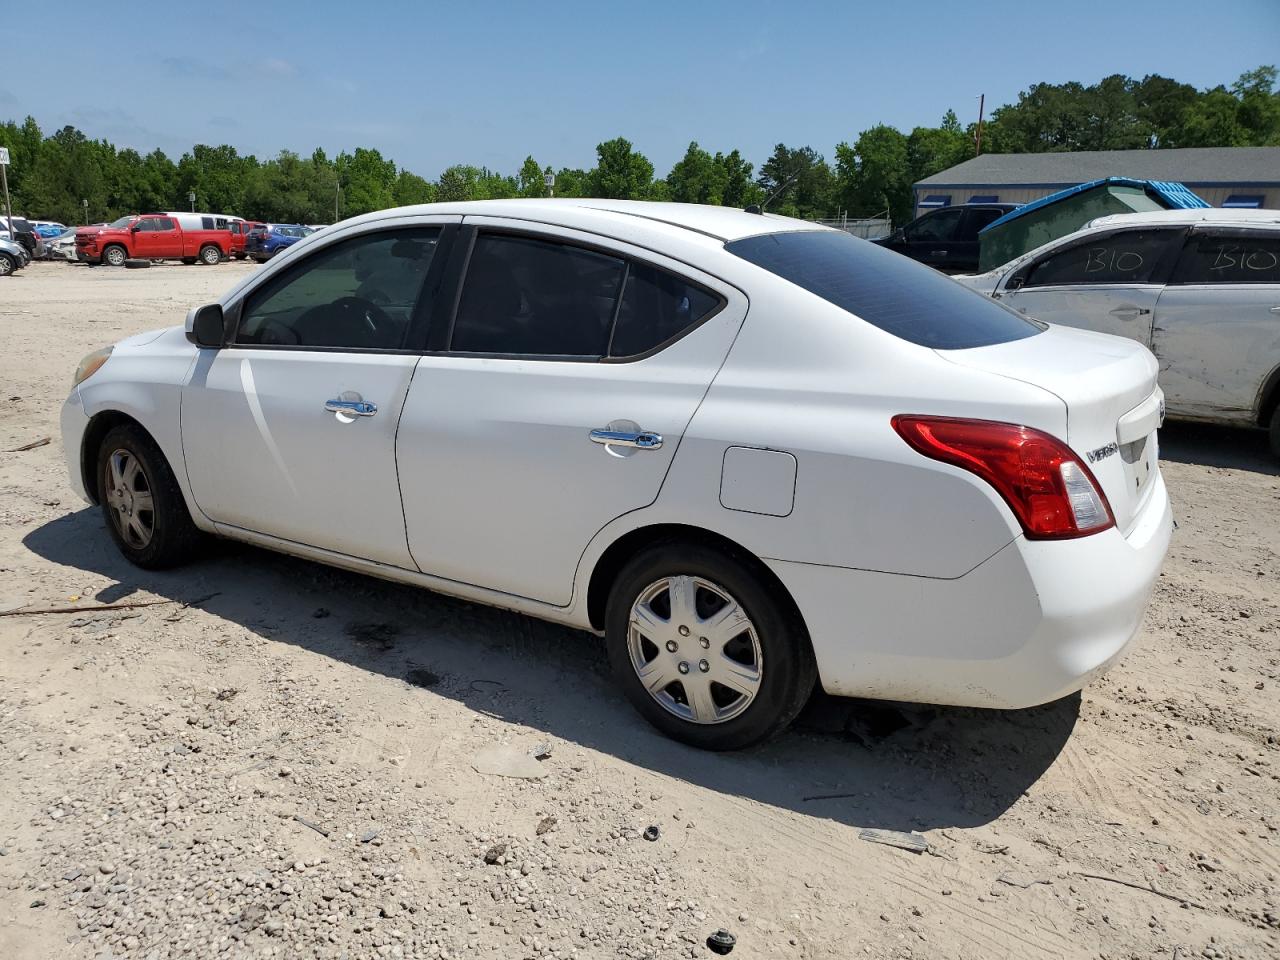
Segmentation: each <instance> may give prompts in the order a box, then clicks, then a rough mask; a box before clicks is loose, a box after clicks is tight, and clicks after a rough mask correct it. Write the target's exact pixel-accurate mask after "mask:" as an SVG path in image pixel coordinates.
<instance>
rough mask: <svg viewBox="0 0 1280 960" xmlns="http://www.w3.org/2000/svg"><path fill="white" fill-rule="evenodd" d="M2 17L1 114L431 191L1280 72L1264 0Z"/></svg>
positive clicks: (277, 9)
mask: <svg viewBox="0 0 1280 960" xmlns="http://www.w3.org/2000/svg"><path fill="white" fill-rule="evenodd" d="M4 20H5V33H6V37H5V41H4V47H5V50H6V53H7V56H6V60H7V65H6V69H5V70H4V71H3V73H0V119H8V118H14V119H21V118H22V117H23V116H25V115H26V114H28V113H29V114H32V115H33V116H35V117H36V119H37V120H38V121H39V122H40V124H41V126H42V127H43V128H44V129H45V130H46V132H48V131H51V130H53V129H56V128H57V127H59V126H61V125H63V124H67V123H71V124H74V125H76V126H78V127H80V128H81V129H82V130H83V131H84V132H85V133H86V134H88V135H89V136H90V137H105V138H107V139H109V140H111V141H112V142H114V143H116V144H117V145H120V146H132V147H135V148H138V149H140V150H146V149H150V148H152V147H155V146H159V147H160V148H161V149H163V150H164V151H165V152H166V153H169V154H170V155H171V156H173V157H174V159H177V157H178V156H180V155H181V154H182V152H183V151H184V150H186V149H187V148H189V147H190V145H191V144H192V143H196V142H202V143H231V144H233V145H235V146H236V147H237V148H238V149H240V150H241V151H242V152H246V153H254V154H257V155H258V156H259V157H265V156H270V155H274V154H275V153H276V152H277V151H278V150H280V149H281V148H288V149H292V150H297V151H300V152H304V153H309V152H310V151H311V149H312V148H314V147H315V146H321V147H324V149H325V150H326V151H328V152H329V153H330V154H331V155H332V154H334V153H336V152H338V151H340V150H342V149H351V148H353V147H356V146H370V147H377V148H378V149H379V150H381V151H382V152H383V154H384V155H387V156H390V157H392V158H393V159H395V160H396V161H397V162H398V163H399V164H400V165H401V166H404V167H407V168H409V169H410V170H413V171H414V172H416V173H419V174H422V175H423V176H426V177H428V178H434V177H436V176H438V175H439V173H440V171H441V170H443V169H444V168H445V167H447V166H448V165H450V164H452V163H474V164H477V165H485V166H489V167H491V168H493V169H497V170H500V171H502V172H512V173H513V172H515V170H516V169H517V168H518V167H519V164H520V163H521V161H522V160H523V159H524V157H525V156H526V155H527V154H533V155H534V156H535V157H536V158H537V159H538V161H539V162H540V163H542V164H544V165H545V164H548V163H549V164H551V165H553V166H554V167H556V168H559V167H561V166H582V167H590V166H591V165H592V164H593V163H594V159H595V145H596V144H597V143H598V142H600V141H601V140H605V139H609V138H611V137H615V136H625V137H627V138H628V139H629V140H631V141H632V142H633V143H634V144H635V145H636V147H637V149H639V150H641V151H642V152H643V153H645V154H646V155H647V156H648V157H649V158H650V159H651V160H653V161H654V164H655V166H656V167H657V172H658V175H659V176H661V175H664V174H665V173H666V171H667V170H668V169H669V168H670V166H671V164H672V163H674V162H675V161H676V160H678V159H679V158H680V156H681V154H682V153H683V152H684V149H685V147H686V146H687V145H688V143H689V141H690V140H697V141H698V142H699V143H701V144H702V145H703V146H704V147H706V148H707V149H710V150H712V151H715V150H725V151H727V150H730V149H733V148H735V147H736V148H738V149H740V150H742V151H743V153H744V154H745V155H746V157H747V158H748V159H749V160H751V161H753V162H754V163H756V164H757V165H758V164H759V163H760V162H761V161H762V160H763V159H764V158H765V157H767V155H768V153H769V152H770V150H771V149H772V146H773V144H775V143H777V142H780V141H781V142H784V143H787V144H788V145H791V146H800V145H804V144H809V145H811V146H813V147H814V148H815V149H817V150H818V151H819V152H820V153H823V154H825V155H826V156H827V157H828V158H831V157H832V155H833V152H834V147H835V145H836V144H837V143H839V142H840V141H842V140H847V141H852V140H853V139H854V138H855V137H856V136H857V134H858V132H859V131H860V130H862V129H864V128H866V127H868V126H871V125H872V124H875V123H878V122H885V123H890V124H894V125H895V126H898V127H899V128H903V129H906V130H909V129H910V128H911V127H913V126H915V125H917V124H935V123H937V121H938V120H939V119H940V118H941V116H942V114H943V112H944V111H945V110H947V108H949V107H950V108H952V109H954V110H955V111H956V113H957V114H959V116H960V118H961V121H962V122H967V121H969V120H971V119H974V117H975V116H976V113H977V106H978V101H977V97H978V94H980V93H985V94H986V96H987V104H988V107H991V106H993V105H998V104H1000V103H1004V102H1009V101H1012V100H1014V99H1016V97H1017V95H1018V92H1019V91H1020V90H1023V89H1025V88H1026V87H1027V86H1028V85H1030V84H1031V83H1035V82H1037V81H1049V82H1062V81H1066V80H1081V81H1083V82H1093V81H1095V80H1097V79H1099V78H1100V77H1102V76H1105V75H1107V74H1110V73H1116V72H1119V73H1127V74H1129V75H1130V76H1135V77H1141V76H1143V75H1145V74H1147V73H1161V74H1164V75H1165V76H1171V77H1174V78H1176V79H1178V80H1181V81H1184V82H1187V83H1192V84H1194V85H1196V86H1197V87H1204V86H1211V85H1215V84H1218V83H1226V84H1229V83H1230V82H1231V81H1232V80H1234V79H1235V78H1236V77H1237V76H1238V75H1239V74H1240V73H1241V72H1243V71H1245V70H1248V69H1252V68H1253V67H1256V66H1258V65H1260V64H1264V63H1277V61H1280V0H1217V2H1214V3H1204V2H1195V3H1190V2H1180V0H1163V2H1158V0H1157V2H1147V0H1110V2H1094V0H1071V2H1069V3H1057V2H1055V3H1043V2H1040V0H1008V2H1007V0H994V2H983V0H970V2H965V3H961V2H959V0H952V2H934V0H914V2H910V3H902V2H884V0H881V2H875V3H868V2H853V0H847V2H844V3H804V2H801V0H792V2H789V3H788V2H763V0H760V2H757V0H739V2H732V3H727V2H710V0H684V2H674V3H673V2H667V0H648V2H644V3H628V4H620V3H609V2H607V0H595V2H586V3H583V2H578V0H548V2H543V3H529V2H523V3H507V2H502V0H490V2H486V3H474V2H473V3H467V2H461V3H459V2H452V3H434V2H427V0H423V2H420V3H411V2H395V3H392V2H386V3H383V2H378V0H363V2H358V3H352V2H350V0H348V2H343V3H336V2H329V0H310V2H291V0H273V2H257V3H251V4H250V3H240V2H238V0H220V2H217V3H213V4H201V5H196V4H193V3H186V2H174V0H166V2H163V3H152V2H150V0H133V2H128V3H115V4H102V3H95V4H92V5H90V4H87V3H85V4H81V3H76V2H67V0H57V2H45V0H16V2H14V3H12V4H9V5H7V7H6V12H5V15H4Z"/></svg>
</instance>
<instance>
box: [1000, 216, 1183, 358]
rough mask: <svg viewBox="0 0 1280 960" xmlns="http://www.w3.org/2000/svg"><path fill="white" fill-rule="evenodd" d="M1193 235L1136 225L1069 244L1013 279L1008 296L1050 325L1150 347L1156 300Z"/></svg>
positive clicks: (1010, 302) (1020, 308) (1005, 296)
mask: <svg viewBox="0 0 1280 960" xmlns="http://www.w3.org/2000/svg"><path fill="white" fill-rule="evenodd" d="M1185 234H1186V230H1185V228H1169V227H1164V228H1151V227H1148V228H1134V229H1128V230H1115V231H1109V232H1103V233H1099V234H1097V235H1095V236H1089V237H1086V238H1084V239H1082V240H1078V241H1072V242H1069V243H1065V244H1061V245H1059V246H1056V247H1054V248H1052V249H1050V250H1048V251H1046V252H1045V253H1043V254H1041V255H1039V256H1037V257H1034V258H1032V259H1031V260H1030V261H1028V262H1027V263H1026V264H1025V265H1024V266H1023V267H1021V268H1019V270H1018V271H1017V272H1015V273H1014V274H1013V275H1012V276H1011V277H1009V278H1008V279H1007V280H1006V281H1005V282H1004V287H1003V291H1002V298H1003V300H1004V302H1005V303H1006V304H1007V305H1008V306H1010V307H1012V308H1013V309H1015V310H1018V311H1019V312H1021V313H1025V314H1026V315H1027V316H1030V317H1035V318H1036V319H1038V320H1043V321H1045V322H1046V323H1057V324H1062V325H1063V326H1067V327H1079V328H1081V329H1084V330H1096V331H1098V332H1100V333H1111V334H1115V335H1116V336H1121V337H1128V338H1129V339H1130V340H1136V341H1138V342H1139V343H1141V344H1142V345H1143V346H1150V344H1151V324H1152V319H1153V313H1154V310H1155V306H1156V301H1157V300H1158V299H1159V297H1160V291H1161V289H1162V288H1163V286H1164V281H1165V278H1166V277H1167V276H1168V273H1169V270H1170V268H1171V267H1172V264H1173V261H1174V260H1176V259H1177V256H1178V251H1179V249H1180V247H1181V241H1182V237H1183V236H1184V235H1185Z"/></svg>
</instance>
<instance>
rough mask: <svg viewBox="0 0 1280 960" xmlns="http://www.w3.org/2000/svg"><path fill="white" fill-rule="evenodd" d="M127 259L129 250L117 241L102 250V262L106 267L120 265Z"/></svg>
mask: <svg viewBox="0 0 1280 960" xmlns="http://www.w3.org/2000/svg"><path fill="white" fill-rule="evenodd" d="M128 259H129V251H128V250H126V249H125V248H124V247H122V246H120V244H118V243H113V244H111V245H110V246H108V247H106V248H105V249H104V250H103V251H102V262H103V263H105V264H106V265H107V266H108V267H122V266H124V262H125V261H126V260H128Z"/></svg>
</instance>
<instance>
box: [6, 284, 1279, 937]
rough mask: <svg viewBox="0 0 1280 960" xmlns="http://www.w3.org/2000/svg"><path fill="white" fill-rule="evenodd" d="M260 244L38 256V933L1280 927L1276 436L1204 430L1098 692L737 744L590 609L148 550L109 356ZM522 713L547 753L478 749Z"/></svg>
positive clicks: (29, 905)
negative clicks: (91, 354)
mask: <svg viewBox="0 0 1280 960" xmlns="http://www.w3.org/2000/svg"><path fill="white" fill-rule="evenodd" d="M252 269H254V268H253V267H252V266H248V265H243V264H224V265H221V266H219V267H214V268H210V267H182V266H158V267H155V268H153V269H151V270H138V271H124V270H109V269H98V270H88V269H86V268H83V267H79V266H71V265H63V264H36V265H34V266H32V267H31V268H30V269H28V270H26V271H24V272H23V273H22V274H20V275H19V276H17V277H14V278H10V279H7V280H4V281H0V338H2V339H0V342H3V344H4V345H5V349H4V351H3V354H2V355H0V450H3V451H5V452H3V453H0V613H3V614H4V615H3V616H0V745H2V749H0V777H2V779H0V957H4V958H8V960H27V958H31V960H37V958H39V960H45V958H48V957H52V956H57V957H59V958H61V960H79V958H92V957H115V958H126V957H127V958H156V960H159V958H167V957H175V958H176V957H211V956H227V957H242V956H243V957H248V956H255V957H351V958H356V957H382V956H389V957H441V958H445V957H449V958H462V957H468V958H469V957H493V958H498V957H501V958H522V957H561V958H563V957H653V958H659V957H660V958H668V957H681V956H688V957H707V956H711V955H712V954H711V952H710V950H709V949H708V947H707V946H706V945H705V944H706V940H707V937H708V935H710V934H712V933H713V932H714V931H716V930H717V928H721V927H724V928H727V929H728V930H730V931H731V932H732V933H733V934H734V935H735V936H736V937H737V947H736V950H735V952H734V956H735V957H739V956H741V957H788V958H791V957H795V958H809V957H849V956H867V957H903V958H906V957H911V958H925V957H937V958H949V960H954V958H961V960H965V958H973V960H978V958H982V960H987V958H991V957H1006V956H1010V957H1012V956H1016V957H1019V958H1046V960H1048V958H1059V957H1098V958H1110V960H1119V958H1130V957H1132V958H1152V957H1158V958H1178V957H1180V958H1184V960H1187V958H1191V957H1202V956H1203V957H1230V958H1245V957H1250V958H1253V957H1257V958H1263V957H1272V958H1274V957H1276V956H1280V878H1278V874H1280V832H1278V831H1280V729H1278V728H1280V697H1277V690H1280V649H1278V641H1280V595H1278V591H1277V589H1276V586H1275V585H1276V583H1277V579H1278V578H1280V479H1278V478H1277V473H1278V470H1277V463H1276V462H1275V461H1274V460H1272V459H1271V458H1270V457H1269V455H1268V454H1267V453H1266V450H1265V443H1264V441H1263V439H1262V437H1261V436H1259V435H1257V434H1253V433H1248V432H1239V431H1225V430H1213V429H1208V428H1189V427H1185V426H1178V425H1170V426H1169V427H1167V428H1166V430H1165V431H1164V437H1163V444H1164V450H1165V460H1164V470H1165V475H1166V478H1167V480H1168V482H1169V485H1170V487H1171V489H1172V493H1173V496H1174V498H1175V509H1176V513H1177V517H1178V520H1179V529H1178V531H1177V533H1176V535H1175V538H1174V544H1173V548H1172V552H1171V555H1170V557H1169V561H1168V563H1167V565H1166V568H1165V572H1164V575H1163V576H1162V578H1161V581H1160V584H1159V588H1158V590H1157V592H1156V595H1155V599H1154V601H1153V604H1152V607H1151V610H1150V612H1149V614H1148V617H1147V622H1146V627H1145V629H1144V631H1143V634H1142V636H1141V638H1140V642H1139V643H1138V644H1137V645H1136V646H1135V647H1134V648H1133V650H1132V651H1131V652H1130V654H1129V655H1128V656H1127V657H1126V658H1125V659H1124V661H1123V662H1122V663H1121V664H1120V665H1119V666H1118V667H1117V668H1116V669H1115V670H1114V671H1113V672H1112V673H1111V674H1110V676H1108V677H1106V678H1104V679H1103V680H1101V681H1099V682H1097V683H1095V684H1094V685H1092V686H1091V687H1090V688H1088V689H1087V690H1086V691H1085V692H1084V694H1083V696H1082V697H1080V696H1077V697H1072V698H1069V699H1067V700H1064V701H1061V702H1058V703H1055V704H1051V705H1049V706H1046V707H1041V708H1038V709H1035V710H1026V711H1018V712H1011V713H1001V712H987V711H978V710H960V709H949V708H924V707H899V706H894V705H885V704H879V705H877V704H868V703H857V702H847V701H832V700H829V699H820V700H818V701H816V702H815V703H814V704H813V705H812V706H811V708H810V709H809V711H808V712H807V713H806V715H805V716H804V717H803V718H802V722H801V724H800V725H799V728H798V729H797V730H795V731H794V732H792V733H789V734H788V735H786V736H785V737H783V738H782V739H780V740H779V741H777V742H775V743H772V744H769V745H767V746H765V747H763V748H760V749H757V750H753V751H750V752H746V753H740V754H736V755H728V756H711V755H705V754H700V753H697V752H695V751H692V750H688V749H686V748H684V747H681V746H679V745H676V744H673V743H671V742H669V741H666V740H664V739H662V738H661V737H659V736H657V735H656V734H655V733H653V732H652V731H651V730H650V729H649V728H648V727H646V726H645V725H644V724H643V723H642V722H641V721H640V720H639V719H638V718H637V717H636V716H634V715H633V714H632V712H631V711H630V709H629V708H628V707H627V706H626V704H625V703H623V702H622V700H621V698H620V697H619V696H618V695H616V694H615V693H614V691H613V690H612V688H611V686H610V684H609V682H608V680H607V677H606V671H605V662H604V657H603V655H602V652H601V649H600V647H599V645H598V642H597V641H596V640H595V639H594V638H592V637H590V636H587V635H583V634H579V633H575V632H573V631H568V630H564V629H561V628H558V627H553V626H549V625H546V624H541V623H538V622H535V621H531V620H527V619H524V618H521V617H518V616H514V615H510V614H506V613H503V612H500V611H495V610H489V609H485V608H481V607H477V606H473V605H470V604H466V603H461V602H458V601H454V600H450V599H447V598H443V597H439V596H435V595H432V594H429V593H426V592H422V591H415V590H412V589H409V588H406V587H401V586H396V585H391V584H385V583H381V582H378V581H375V580H370V579H366V578H363V577H359V576H355V575H351V574H347V573H343V572H340V571H335V570H331V569H327V568H324V567H320V566H316V565H313V564H310V563H305V562H302V561H298V560H293V559H289V558H286V557H281V556H275V555H272V554H269V553H265V552H262V551H257V550H253V549H250V548H245V547H239V546H233V545H222V546H219V547H218V548H217V549H215V550H214V551H213V552H212V553H211V554H210V556H209V557H208V558H207V559H205V560H203V561H202V562H200V563H198V564H196V565H194V566H191V567H189V568H186V569H183V570H180V571H175V572H169V573H163V574H156V573H147V572H145V571H141V570H137V569H134V568H132V567H130V566H128V565H127V564H125V563H124V562H123V561H122V560H121V559H120V558H119V556H118V555H117V554H116V552H115V550H114V549H113V548H112V547H111V545H110V543H109V541H108V538H107V535H106V533H105V531H104V529H103V526H102V521H101V519H100V515H99V514H98V513H97V512H96V511H95V510H91V509H89V508H87V507H86V506H85V505H84V504H82V503H81V502H79V501H78V500H76V498H75V497H74V495H73V494H72V493H71V491H70V489H69V488H68V486H67V483H66V480H65V478H64V467H63V464H62V460H61V452H60V449H59V446H58V439H57V429H58V427H57V417H58V407H59V405H60V404H61V402H62V399H63V397H64V395H65V394H66V391H67V388H68V385H69V383H70V377H71V373H72V370H73V369H74V367H75V364H76V362H77V361H78V360H79V358H80V357H81V356H82V355H83V354H85V353H87V352H88V351H90V350H92V349H94V348H96V347H98V346H101V345H103V344H105V343H108V342H110V341H113V340H115V339H118V338H120V337H122V336H125V335H127V334H131V333H134V332H137V331H141V330H145V329H148V328H153V327H157V326H163V325H167V324H171V323H177V322H181V319H182V317H183V314H184V312H185V310H186V309H187V307H188V306H190V305H191V304H193V303H198V302H201V301H204V300H208V299H211V298H212V297H214V296H216V295H217V294H218V293H219V292H220V291H222V290H223V289H225V288H226V287H227V286H229V285H230V284H231V283H232V282H233V280H234V279H235V278H237V277H239V276H241V275H242V274H243V273H245V272H246V271H249V270H252ZM42 437H52V438H53V443H52V444H50V445H47V446H42V447H36V448H34V449H31V450H28V451H25V452H12V451H13V450H14V448H16V447H19V446H21V445H24V444H26V443H29V442H31V441H34V440H38V439H40V438H42ZM120 603H127V604H133V605H134V606H130V607H128V608H125V609H116V610H108V609H102V610H90V611H87V612H79V613H45V614H41V613H30V612H28V613H22V612H19V611H23V610H28V611H30V610H39V609H48V608H59V607H69V606H90V607H97V606H99V605H104V604H120ZM15 612H17V615H15ZM503 747H505V748H508V750H509V752H510V753H511V754H512V755H513V756H514V757H515V758H516V759H521V758H524V757H527V756H528V755H532V754H541V755H543V759H541V760H538V761H536V762H535V767H534V769H532V770H531V771H530V773H531V774H532V775H534V776H535V777H536V779H513V778H507V777H501V776H495V775H491V774H484V773H479V772H477V770H476V767H477V766H479V767H481V768H487V767H486V763H487V762H489V761H492V760H493V759H494V757H493V756H492V754H493V753H494V751H495V748H503ZM498 759H502V758H501V757H499V758H498ZM528 763H529V761H527V760H525V764H524V765H528ZM650 826H656V827H657V828H658V836H657V838H656V839H653V840H648V839H646V838H645V831H646V829H647V828H649V827H650ZM867 827H873V828H882V829H888V830H897V831H918V832H920V833H922V834H923V835H924V836H925V837H926V838H927V840H928V843H929V851H928V852H927V853H923V854H919V853H911V852H907V851H904V850H901V849H897V848H894V847H892V846H884V845H879V844H874V843H869V842H867V841H866V840H864V839H861V838H860V836H859V831H860V830H861V829H862V828H867Z"/></svg>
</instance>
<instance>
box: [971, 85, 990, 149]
mask: <svg viewBox="0 0 1280 960" xmlns="http://www.w3.org/2000/svg"><path fill="white" fill-rule="evenodd" d="M986 104H987V95H986V94H985V93H983V94H979V95H978V136H977V142H976V143H975V144H974V147H973V155H974V156H975V157H977V156H980V155H981V154H982V108H983V107H985V106H986Z"/></svg>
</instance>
